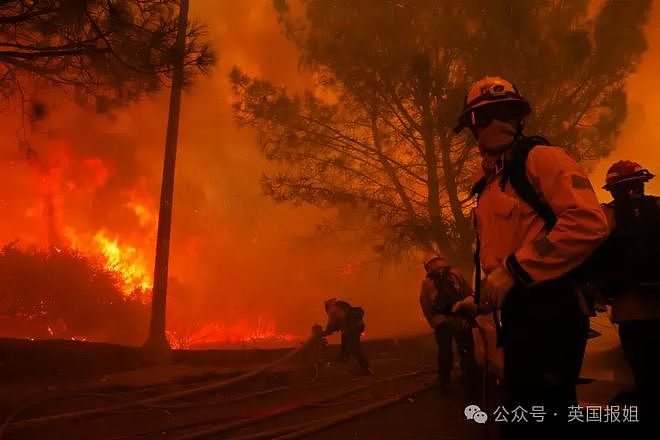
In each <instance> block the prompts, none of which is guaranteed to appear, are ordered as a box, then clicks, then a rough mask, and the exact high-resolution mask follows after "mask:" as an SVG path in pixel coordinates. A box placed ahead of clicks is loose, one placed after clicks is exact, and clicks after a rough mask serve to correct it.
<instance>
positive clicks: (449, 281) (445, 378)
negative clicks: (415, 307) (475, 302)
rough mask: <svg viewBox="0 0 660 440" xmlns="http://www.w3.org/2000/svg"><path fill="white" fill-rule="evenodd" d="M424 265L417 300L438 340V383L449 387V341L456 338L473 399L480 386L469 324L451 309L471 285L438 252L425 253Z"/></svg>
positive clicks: (466, 293)
mask: <svg viewBox="0 0 660 440" xmlns="http://www.w3.org/2000/svg"><path fill="white" fill-rule="evenodd" d="M424 269H425V270H426V277H425V278H424V280H423V281H422V287H421V291H420V294H419V303H420V305H421V307H422V312H423V313H424V317H425V318H426V320H427V321H428V323H429V325H430V326H431V328H432V329H433V331H434V333H435V341H436V343H437V344H438V383H439V384H440V387H441V389H442V390H443V391H445V392H446V391H448V390H449V389H450V382H451V378H450V376H451V370H452V367H453V365H454V355H453V354H454V352H453V348H452V341H455V342H456V349H457V351H458V356H459V359H460V365H461V370H462V372H463V382H464V384H465V386H466V389H467V392H468V399H469V400H470V401H472V402H474V401H475V400H476V399H477V398H478V389H479V388H478V383H477V381H478V373H477V363H476V360H475V358H474V340H473V339H472V325H471V323H470V321H469V320H468V319H466V318H464V317H461V316H458V315H456V314H455V313H454V312H452V308H453V307H454V306H455V305H456V303H457V302H458V301H460V300H462V299H464V298H467V297H469V296H471V295H472V289H471V288H470V286H469V285H468V283H467V281H465V278H464V277H463V275H462V274H461V273H460V272H459V271H458V270H457V269H455V268H453V267H451V266H449V265H448V264H447V263H446V262H445V259H444V258H443V257H442V256H441V255H437V254H432V255H427V256H426V258H424Z"/></svg>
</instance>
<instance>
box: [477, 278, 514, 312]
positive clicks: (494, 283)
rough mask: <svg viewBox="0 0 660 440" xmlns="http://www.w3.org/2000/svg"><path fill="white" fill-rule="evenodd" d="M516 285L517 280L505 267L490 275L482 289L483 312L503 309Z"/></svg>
mask: <svg viewBox="0 0 660 440" xmlns="http://www.w3.org/2000/svg"><path fill="white" fill-rule="evenodd" d="M515 284H516V280H515V278H513V276H512V275H511V274H510V273H509V272H508V271H507V270H506V269H505V268H503V267H498V268H497V269H495V270H494V271H492V272H491V273H489V274H488V276H487V277H486V279H485V280H484V283H483V286H482V288H481V304H479V308H480V309H481V310H484V311H485V310H488V311H490V310H493V309H501V308H502V304H504V301H505V300H506V297H507V295H508V294H509V292H510V291H511V289H512V288H513V286H514V285H515Z"/></svg>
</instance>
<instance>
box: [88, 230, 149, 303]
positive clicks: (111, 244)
mask: <svg viewBox="0 0 660 440" xmlns="http://www.w3.org/2000/svg"><path fill="white" fill-rule="evenodd" d="M94 243H95V245H96V247H97V249H98V251H99V252H100V253H101V254H102V255H103V257H104V258H105V266H106V268H108V269H109V270H112V271H113V272H116V273H117V274H118V275H119V276H120V278H121V279H120V283H121V289H122V291H123V292H124V294H125V295H126V296H129V297H130V296H134V295H136V292H137V293H138V294H139V293H144V292H147V291H149V290H151V288H152V287H153V281H152V277H151V275H150V273H149V270H148V266H147V264H146V262H145V261H144V260H145V258H144V255H143V254H142V253H141V252H139V251H138V250H137V249H136V248H134V247H131V246H120V244H119V240H118V239H116V238H115V239H111V238H109V237H108V236H107V235H106V232H105V231H103V230H101V231H99V232H97V233H96V234H95V235H94ZM141 296H143V295H141Z"/></svg>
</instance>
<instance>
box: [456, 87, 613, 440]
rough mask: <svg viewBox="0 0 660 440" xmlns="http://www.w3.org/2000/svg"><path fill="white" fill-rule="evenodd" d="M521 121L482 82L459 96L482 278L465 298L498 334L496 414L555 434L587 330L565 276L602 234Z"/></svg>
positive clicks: (589, 199)
mask: <svg viewBox="0 0 660 440" xmlns="http://www.w3.org/2000/svg"><path fill="white" fill-rule="evenodd" d="M530 112H531V106H530V104H529V103H528V102H527V101H526V100H525V99H524V98H523V97H522V96H521V94H520V93H519V92H518V90H517V89H516V87H515V86H514V85H513V84H512V83H510V82H509V81H506V80H504V79H502V78H499V77H485V78H483V79H481V80H480V81H478V82H477V83H475V84H474V85H473V86H472V88H471V89H470V90H469V92H468V94H467V96H466V98H465V103H464V108H463V112H462V113H461V115H460V116H459V118H458V125H457V126H456V128H455V132H456V133H459V132H460V131H461V130H462V129H463V128H466V127H467V128H469V129H470V131H471V132H472V135H473V136H474V138H475V139H476V140H477V142H478V147H479V151H480V153H481V156H482V166H481V168H482V169H481V170H480V172H479V173H478V175H477V176H475V182H476V183H475V185H474V187H473V191H472V193H473V194H475V195H477V205H476V208H475V210H474V215H473V221H474V223H475V228H476V231H477V250H478V251H477V254H478V260H477V261H478V262H479V263H478V265H477V266H478V267H477V273H479V272H480V271H483V275H484V277H485V278H484V280H483V282H482V281H481V280H480V277H479V276H477V277H475V278H476V280H475V282H476V283H477V284H475V296H477V297H478V298H479V306H480V308H482V309H485V310H492V311H494V316H495V318H496V319H495V321H496V322H495V324H496V327H498V328H499V335H498V336H499V337H498V339H499V342H500V345H501V346H502V348H503V354H504V371H503V376H504V391H505V396H506V404H505V407H506V408H507V409H508V410H512V409H514V408H516V407H517V406H519V405H520V406H521V407H522V408H526V409H527V410H529V409H530V408H531V406H533V405H542V406H543V407H544V408H545V411H546V412H547V414H548V415H547V417H546V419H545V420H546V422H550V423H552V422H554V424H553V425H552V426H547V424H544V427H547V428H550V427H552V428H553V429H555V428H556V429H559V428H560V425H559V424H562V423H563V422H565V421H567V418H568V417H567V411H568V408H569V407H570V406H571V405H575V404H576V401H577V397H576V385H577V381H578V377H579V372H580V368H581V364H582V359H583V356H584V350H585V346H586V341H587V335H588V331H589V321H588V310H585V307H584V300H583V299H582V298H580V295H579V294H578V293H576V289H574V283H573V281H572V279H571V277H570V272H571V271H572V270H573V269H574V268H576V267H577V266H579V265H580V264H581V263H582V262H583V261H584V260H585V259H586V258H587V257H588V256H589V255H590V254H591V253H592V252H593V251H594V249H595V248H596V247H597V246H598V245H599V244H600V243H601V242H602V241H603V240H604V239H605V238H606V237H607V235H608V232H609V231H608V227H607V221H606V219H605V214H604V212H603V210H602V209H601V207H600V205H599V203H598V200H597V198H596V195H595V193H594V191H593V189H592V186H591V183H590V182H589V179H588V178H587V177H586V175H585V173H584V172H583V171H582V170H581V169H580V168H579V167H578V165H577V164H576V162H575V161H574V160H573V159H572V158H571V157H570V156H569V155H568V154H567V153H566V152H565V151H564V149H562V148H560V147H556V146H550V145H548V144H549V143H548V142H547V141H546V140H545V139H543V138H541V137H537V136H534V137H526V136H523V126H524V121H525V119H526V117H527V116H528V115H529V113H530ZM555 413H556V414H557V415H556V416H555V415H554V414H555ZM533 425H535V426H536V427H537V428H538V427H539V425H542V424H536V423H534V424H503V429H504V432H503V435H504V436H505V437H517V436H518V435H523V436H524V435H525V434H521V433H519V432H515V430H517V429H522V430H525V429H534V426H533ZM507 430H509V432H507ZM544 432H545V431H544Z"/></svg>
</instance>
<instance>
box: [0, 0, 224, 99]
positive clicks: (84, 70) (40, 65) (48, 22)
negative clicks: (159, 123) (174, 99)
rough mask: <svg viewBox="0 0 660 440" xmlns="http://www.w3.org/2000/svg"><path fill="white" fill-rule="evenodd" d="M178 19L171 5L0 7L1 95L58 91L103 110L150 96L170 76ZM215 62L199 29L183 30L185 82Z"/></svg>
mask: <svg viewBox="0 0 660 440" xmlns="http://www.w3.org/2000/svg"><path fill="white" fill-rule="evenodd" d="M177 17H178V1H175V0H138V1H127V0H79V1H65V0H47V1H25V0H10V1H3V2H0V93H1V94H2V95H3V97H4V98H6V99H8V98H11V97H14V96H16V95H20V96H21V97H23V98H25V94H26V93H27V92H28V91H29V90H30V89H32V88H33V87H35V86H59V87H62V86H63V87H67V88H71V89H72V90H73V92H74V93H73V96H74V97H75V98H76V99H77V100H78V102H79V103H82V104H93V105H94V106H95V107H96V109H97V110H98V111H106V110H108V109H110V108H112V107H113V106H117V105H122V104H125V103H127V102H129V101H131V100H134V99H137V98H139V97H140V96H142V95H143V94H145V93H150V92H156V91H158V90H160V89H161V88H162V87H163V85H164V81H166V80H167V79H168V78H169V77H170V76H171V73H172V69H173V62H174V49H173V46H174V41H175V39H176V35H177ZM214 61H215V55H214V52H213V50H212V48H211V46H210V44H209V42H208V40H207V39H206V36H205V33H204V28H203V26H200V25H199V24H193V25H189V28H188V33H187V46H186V61H185V64H186V66H187V69H188V73H189V74H188V75H186V78H187V79H188V80H189V79H190V77H191V75H190V74H192V73H193V72H194V71H195V70H201V71H203V72H204V71H206V70H207V69H208V68H209V67H210V66H211V65H212V64H213V63H214Z"/></svg>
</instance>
